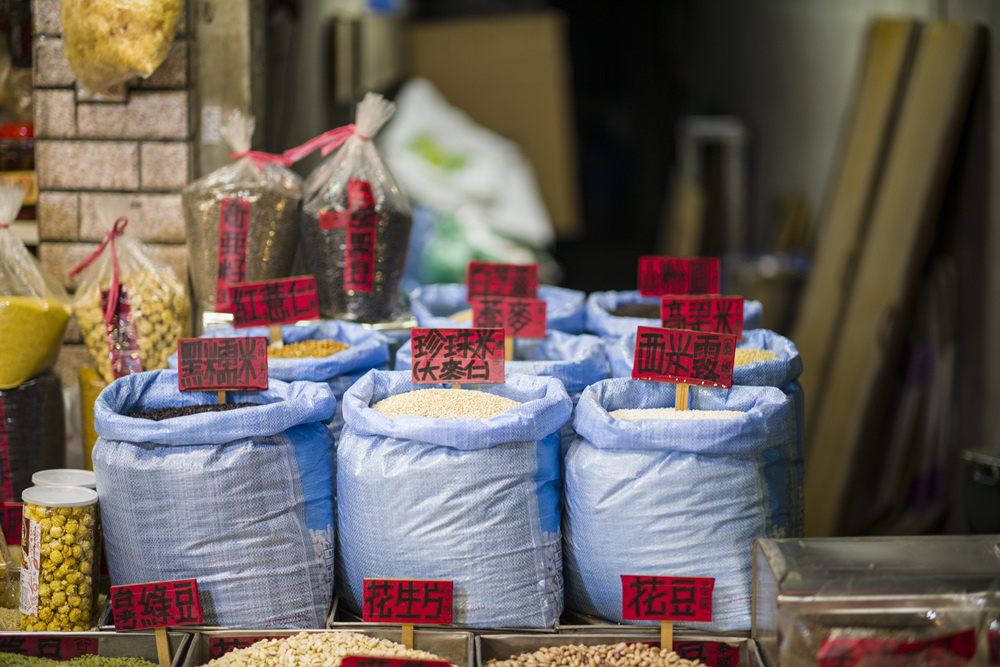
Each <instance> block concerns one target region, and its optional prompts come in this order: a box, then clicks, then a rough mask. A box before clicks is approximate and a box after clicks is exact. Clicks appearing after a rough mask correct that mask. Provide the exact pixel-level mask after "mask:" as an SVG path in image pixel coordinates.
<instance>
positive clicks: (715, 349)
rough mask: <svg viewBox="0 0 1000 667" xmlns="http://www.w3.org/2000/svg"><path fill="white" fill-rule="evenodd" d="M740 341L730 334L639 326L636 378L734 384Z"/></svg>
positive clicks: (705, 385)
mask: <svg viewBox="0 0 1000 667" xmlns="http://www.w3.org/2000/svg"><path fill="white" fill-rule="evenodd" d="M736 340H737V339H736V336H730V335H727V334H716V333H706V332H704V331H688V330H686V329H657V328H655V327H638V329H637V331H636V334H635V358H634V359H633V361H632V379H633V380H649V381H652V382H674V383H684V384H693V385H697V386H701V387H722V388H728V387H732V386H733V363H734V362H735V360H736Z"/></svg>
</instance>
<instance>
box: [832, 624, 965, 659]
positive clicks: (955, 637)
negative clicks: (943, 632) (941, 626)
mask: <svg viewBox="0 0 1000 667" xmlns="http://www.w3.org/2000/svg"><path fill="white" fill-rule="evenodd" d="M975 653H976V631H975V630H974V629H970V630H966V631H964V632H959V633H956V634H952V635H947V636H944V637H936V638H934V639H924V640H920V641H902V640H891V639H870V638H861V637H836V638H830V637H827V638H826V639H824V640H823V641H822V643H821V644H820V647H819V651H818V652H817V654H816V661H817V664H818V666H819V667H852V666H853V665H862V664H863V665H866V666H868V665H871V666H873V667H883V666H886V667H888V666H890V665H892V666H895V665H899V667H903V665H935V666H937V667H952V666H954V667H959V666H961V665H967V664H969V661H970V660H971V659H972V656H973V655H975Z"/></svg>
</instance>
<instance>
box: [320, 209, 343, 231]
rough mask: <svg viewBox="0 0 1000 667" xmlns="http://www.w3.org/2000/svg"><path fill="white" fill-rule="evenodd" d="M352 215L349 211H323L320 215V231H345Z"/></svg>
mask: <svg viewBox="0 0 1000 667" xmlns="http://www.w3.org/2000/svg"><path fill="white" fill-rule="evenodd" d="M350 217H351V215H350V213H348V212H347V211H323V212H322V213H320V214H319V228H320V229H343V228H345V227H347V221H348V220H350Z"/></svg>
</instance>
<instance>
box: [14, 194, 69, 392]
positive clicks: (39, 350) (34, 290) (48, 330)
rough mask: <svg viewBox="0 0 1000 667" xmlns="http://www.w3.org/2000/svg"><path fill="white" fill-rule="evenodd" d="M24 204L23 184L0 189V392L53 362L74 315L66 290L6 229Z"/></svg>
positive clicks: (44, 368) (30, 376) (49, 366)
mask: <svg viewBox="0 0 1000 667" xmlns="http://www.w3.org/2000/svg"><path fill="white" fill-rule="evenodd" d="M23 200H24V187H23V186H21V185H0V389H12V388H14V387H16V386H17V385H19V384H21V383H23V382H26V381H27V380H28V379H30V378H32V377H34V376H36V375H38V374H39V373H41V372H43V371H45V370H47V369H49V368H51V367H52V366H53V365H54V364H55V362H56V358H57V357H58V356H59V347H60V344H61V342H62V337H63V332H64V331H65V330H66V323H67V322H68V321H69V316H70V307H69V303H70V301H69V296H67V294H66V290H65V289H63V286H62V285H60V284H59V283H58V282H57V281H56V279H55V277H54V276H52V274H50V273H49V272H48V271H46V270H45V269H44V268H43V267H42V265H41V264H39V263H38V260H37V259H35V257H34V256H33V255H32V254H31V253H30V252H28V249H27V248H25V247H24V244H23V243H22V242H21V240H20V239H18V238H17V237H16V236H15V235H14V232H12V231H11V230H10V229H9V228H8V225H9V224H10V223H11V222H13V221H14V218H16V217H17V213H18V211H19V210H20V209H21V202H22V201H23Z"/></svg>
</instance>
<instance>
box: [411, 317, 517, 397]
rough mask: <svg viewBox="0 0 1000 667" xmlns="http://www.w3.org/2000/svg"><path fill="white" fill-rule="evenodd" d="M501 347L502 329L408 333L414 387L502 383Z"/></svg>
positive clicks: (423, 330) (416, 329) (427, 330)
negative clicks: (432, 384) (443, 384)
mask: <svg viewBox="0 0 1000 667" xmlns="http://www.w3.org/2000/svg"><path fill="white" fill-rule="evenodd" d="M503 344H504V333H503V329H422V328H414V329H411V330H410V346H411V349H412V354H413V370H412V378H413V383H414V384H428V383H433V382H503V381H504V348H503Z"/></svg>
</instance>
